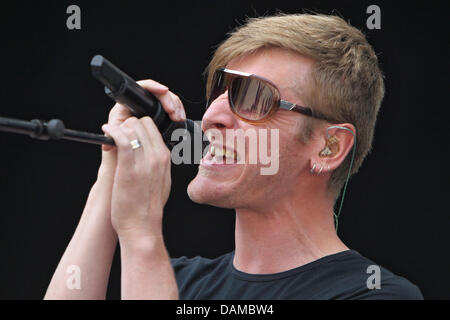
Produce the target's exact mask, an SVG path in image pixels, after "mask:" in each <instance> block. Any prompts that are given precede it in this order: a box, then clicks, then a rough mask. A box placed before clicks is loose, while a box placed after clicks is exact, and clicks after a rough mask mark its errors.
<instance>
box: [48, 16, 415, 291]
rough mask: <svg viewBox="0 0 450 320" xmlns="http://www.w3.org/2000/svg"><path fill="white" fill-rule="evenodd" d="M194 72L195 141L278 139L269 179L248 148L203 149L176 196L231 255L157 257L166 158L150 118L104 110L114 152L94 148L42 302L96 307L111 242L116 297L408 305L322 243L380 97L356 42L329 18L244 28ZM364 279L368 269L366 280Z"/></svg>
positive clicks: (401, 286) (159, 92) (373, 70)
mask: <svg viewBox="0 0 450 320" xmlns="http://www.w3.org/2000/svg"><path fill="white" fill-rule="evenodd" d="M208 72H209V74H208V84H207V97H208V106H207V107H208V108H207V110H206V112H205V114H204V117H203V121H202V126H203V128H202V129H203V130H204V131H205V132H206V131H209V132H215V133H216V134H217V133H221V134H223V136H225V135H226V131H228V132H230V131H231V132H235V133H236V136H237V135H238V134H237V133H238V132H241V133H242V132H244V133H247V132H251V131H254V130H259V129H267V130H269V131H273V132H276V133H277V135H278V140H277V141H275V143H272V141H271V142H270V143H269V149H270V150H271V152H278V155H279V156H278V157H277V161H278V165H277V170H276V172H275V173H274V174H262V171H261V169H262V167H264V166H263V165H262V164H261V163H260V162H257V163H251V162H250V161H249V159H250V157H251V150H250V146H249V145H250V143H249V142H248V143H246V144H245V148H244V150H243V151H244V152H243V151H242V150H238V148H237V146H236V145H235V143H234V141H235V140H234V139H233V140H232V141H231V142H230V141H229V140H227V141H225V142H224V143H223V144H220V143H219V142H218V140H211V147H210V149H209V151H208V154H207V155H205V157H204V158H203V159H202V162H201V163H200V166H199V172H198V174H197V176H196V178H195V179H194V180H193V181H192V182H191V183H190V184H189V187H188V194H189V196H190V198H191V199H192V200H193V201H195V202H198V203H204V204H210V205H215V206H220V207H225V208H234V209H235V210H236V230H235V243H236V248H235V250H234V251H233V252H232V253H229V254H226V255H223V256H221V257H218V258H216V259H211V260H210V259H204V258H200V257H197V258H194V259H187V258H178V259H170V258H169V256H168V254H167V251H166V249H165V246H164V241H163V237H162V215H163V207H164V205H165V203H166V201H167V199H168V196H169V191H170V152H169V151H168V149H167V148H166V147H165V145H164V143H163V141H162V138H161V135H160V134H159V132H158V130H157V128H156V126H155V125H154V123H153V121H152V120H151V119H150V118H148V117H144V118H142V119H136V118H134V117H130V114H129V113H128V111H127V109H126V108H125V107H123V106H121V105H116V106H115V107H114V108H113V109H112V111H111V113H110V118H109V121H108V125H105V126H103V130H104V131H105V133H106V134H108V135H109V136H111V137H112V138H113V139H114V140H115V142H116V146H117V147H116V148H114V149H112V148H108V147H103V158H102V164H101V166H100V169H99V174H98V179H97V181H96V183H95V184H94V186H93V188H92V190H91V192H90V195H89V199H88V201H87V204H86V208H85V210H84V212H83V215H82V217H81V220H80V223H79V225H78V227H77V230H76V232H75V234H74V236H73V238H72V240H71V241H70V243H69V245H68V247H67V249H66V252H65V253H64V255H63V257H62V259H61V261H60V263H59V265H58V268H57V270H56V272H55V274H54V276H53V278H52V281H51V283H50V286H49V288H48V290H47V294H46V298H49V299H52V298H70V299H77V298H82V299H100V298H105V293H106V288H107V282H108V277H109V270H110V266H111V261H112V257H113V253H114V249H115V246H116V243H117V239H118V240H119V243H120V246H121V262H122V278H121V279H122V298H124V299H147V298H148V299H177V298H181V299H421V298H422V295H421V293H420V290H419V289H418V288H417V287H416V286H414V285H413V284H411V283H410V282H408V281H407V280H406V279H404V278H401V277H398V276H396V275H394V274H392V273H391V272H389V271H388V270H386V269H384V268H380V267H379V266H377V265H376V264H375V263H374V262H372V261H370V260H368V259H366V258H364V257H362V256H361V255H360V254H359V253H357V252H356V251H353V250H350V249H349V248H348V247H347V246H346V245H345V244H344V243H343V242H342V241H341V240H340V239H339V238H338V236H337V234H336V229H335V217H336V215H335V214H334V212H333V207H334V204H335V201H336V199H337V197H338V196H339V194H340V192H341V190H342V187H343V185H344V184H345V181H346V179H347V178H348V175H349V173H355V172H356V171H357V170H358V168H359V167H360V166H361V163H362V161H363V159H364V157H365V156H366V154H367V153H368V151H369V150H370V147H371V142H372V137H373V132H374V127H375V120H376V115H377V113H378V110H379V107H380V104H381V100H382V98H383V95H384V85H383V77H382V74H381V72H380V70H379V68H378V63H377V57H376V55H375V53H374V51H373V49H372V48H371V46H370V45H369V44H368V43H367V41H366V40H365V38H364V36H363V34H362V33H361V32H360V31H358V30H357V29H355V28H353V27H351V26H349V25H348V24H347V23H346V22H345V21H344V20H342V19H340V18H338V17H333V16H322V15H306V14H301V15H278V16H274V17H266V18H259V19H251V20H249V22H248V23H247V24H246V25H244V26H242V27H240V28H238V29H237V30H235V31H234V32H233V33H232V34H231V36H230V37H229V38H228V39H227V40H226V41H225V42H224V43H222V45H221V46H220V47H219V48H218V49H217V51H216V52H215V55H214V57H213V59H212V61H211V63H210V65H209V69H208ZM140 84H141V85H142V86H144V87H145V88H146V89H147V90H149V91H150V92H152V93H153V94H155V95H156V97H157V98H158V99H159V100H160V101H161V103H162V105H163V107H164V109H165V110H166V111H167V112H168V113H169V115H170V117H171V119H172V120H174V121H177V120H182V119H184V118H185V114H184V110H183V106H182V104H181V101H180V100H179V98H178V97H177V96H176V95H174V94H173V93H171V92H170V91H169V90H168V88H167V87H165V86H163V85H161V84H159V83H157V82H155V81H152V80H146V81H142V82H140ZM295 111H297V112H295ZM258 140H261V138H258ZM258 142H260V141H258ZM277 148H278V149H279V150H278V149H277ZM353 148H354V149H353ZM275 150H276V151H275ZM352 150H354V153H353V151H352ZM238 160H240V161H238ZM336 223H337V220H336ZM70 265H77V266H79V268H80V270H81V272H82V273H81V289H80V290H68V289H67V286H66V280H67V274H66V270H67V268H68V267H69V266H70ZM367 270H375V273H376V272H377V270H378V274H375V276H377V275H378V276H379V277H378V280H377V279H376V278H374V279H373V281H372V280H370V279H368V278H369V276H370V275H369V274H367ZM368 280H370V281H368Z"/></svg>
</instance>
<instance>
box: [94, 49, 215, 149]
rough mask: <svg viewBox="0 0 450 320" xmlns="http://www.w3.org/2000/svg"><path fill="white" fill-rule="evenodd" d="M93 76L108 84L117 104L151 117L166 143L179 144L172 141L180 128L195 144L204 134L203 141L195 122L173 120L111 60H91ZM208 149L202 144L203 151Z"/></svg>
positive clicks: (97, 56)
mask: <svg viewBox="0 0 450 320" xmlns="http://www.w3.org/2000/svg"><path fill="white" fill-rule="evenodd" d="M91 70H92V75H93V76H94V77H95V78H96V79H97V80H98V81H100V82H101V83H103V84H104V85H105V93H106V94H107V95H108V96H109V97H110V98H111V99H113V100H115V101H116V102H118V103H120V104H122V105H125V106H127V107H128V108H129V109H130V111H131V113H132V114H133V115H134V116H136V117H138V118H140V117H143V116H150V117H151V118H152V119H153V121H154V122H155V124H156V126H157V127H158V129H159V132H160V133H161V135H162V137H163V139H164V141H165V143H166V144H167V146H168V147H169V148H171V147H173V146H174V145H175V144H177V143H178V142H179V141H180V140H181V139H180V140H178V141H172V139H171V137H172V133H173V132H174V131H175V130H176V129H182V130H185V134H186V135H187V134H189V135H190V140H191V141H192V142H193V141H194V135H198V134H199V135H200V137H201V139H202V141H203V135H202V130H201V128H200V126H198V125H197V124H196V123H195V122H194V121H192V120H190V119H186V121H180V122H174V121H172V120H171V119H170V118H169V115H168V114H167V113H166V112H165V110H164V109H163V107H162V106H161V103H160V102H159V101H158V99H156V97H155V96H154V95H153V94H151V93H150V92H149V91H147V90H145V89H144V88H142V87H141V86H140V85H139V84H137V83H136V81H134V80H133V79H132V78H131V77H130V76H128V75H127V74H125V73H124V72H123V71H121V70H120V69H119V68H117V67H116V66H115V65H114V64H112V63H111V62H110V61H109V60H107V59H106V58H104V57H103V56H101V55H96V56H94V57H93V58H92V60H91ZM204 147H206V145H205V143H204V142H202V150H203V149H204Z"/></svg>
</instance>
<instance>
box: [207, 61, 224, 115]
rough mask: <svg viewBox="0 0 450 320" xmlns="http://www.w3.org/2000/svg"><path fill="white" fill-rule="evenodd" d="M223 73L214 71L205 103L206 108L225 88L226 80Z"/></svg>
mask: <svg viewBox="0 0 450 320" xmlns="http://www.w3.org/2000/svg"><path fill="white" fill-rule="evenodd" d="M224 77H225V74H224V72H223V71H220V70H217V71H216V72H215V73H214V76H213V81H212V85H211V93H210V95H209V98H208V102H207V103H206V108H208V107H209V106H210V105H211V103H212V102H213V101H214V100H216V99H217V98H218V97H219V96H220V95H221V94H222V93H224V92H225V90H226V81H225V79H224Z"/></svg>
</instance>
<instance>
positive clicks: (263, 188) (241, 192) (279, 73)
mask: <svg viewBox="0 0 450 320" xmlns="http://www.w3.org/2000/svg"><path fill="white" fill-rule="evenodd" d="M312 66H313V61H312V60H310V59H308V58H305V57H302V56H300V55H297V54H294V53H291V52H289V51H285V50H281V49H266V50H262V51H258V52H257V53H255V54H252V55H247V56H243V57H238V58H235V59H233V60H231V61H230V62H229V63H228V65H227V69H231V70H236V71H241V72H245V73H250V74H255V75H258V76H261V77H264V78H266V79H269V80H271V81H272V82H273V83H274V84H275V85H276V86H277V87H278V89H279V90H280V93H281V99H283V100H287V101H289V102H292V103H296V104H298V105H304V102H303V101H302V100H301V98H300V97H299V94H298V92H301V91H302V89H303V88H304V87H305V82H306V77H308V75H309V73H310V71H311V68H312ZM295 92H296V93H297V94H295ZM301 117H305V116H304V115H301V114H298V113H296V112H292V111H287V110H278V111H277V112H276V113H275V115H274V116H273V117H272V118H271V119H270V120H269V121H266V122H263V123H259V124H250V123H247V122H245V121H242V120H240V119H239V118H237V117H236V116H235V115H234V114H233V113H232V111H231V110H230V106H229V101H228V93H227V91H226V92H224V93H223V94H222V95H220V96H219V97H218V98H217V99H216V100H215V101H214V102H212V104H211V105H210V107H209V108H208V109H207V111H206V112H205V114H204V116H203V120H202V127H203V128H202V129H203V130H204V131H207V130H211V129H215V130H218V131H219V132H221V133H222V136H223V137H224V142H223V144H224V146H226V150H228V151H231V152H230V154H231V153H233V152H234V151H238V150H237V146H236V144H235V142H233V141H226V140H225V137H226V133H225V132H226V131H227V130H233V132H238V131H241V132H244V133H246V132H248V131H251V130H252V131H255V133H256V134H257V137H258V143H257V145H258V146H260V144H261V142H262V141H261V139H260V135H261V134H262V132H263V131H260V129H267V132H266V137H267V139H266V140H267V141H268V142H269V143H268V147H267V148H268V150H269V152H268V153H269V154H270V152H274V150H275V149H274V148H276V149H277V150H278V152H279V156H278V157H277V159H272V161H273V160H275V161H277V162H278V163H277V168H278V170H277V172H276V173H275V172H274V173H275V174H269V175H262V174H261V172H262V171H261V169H262V168H267V167H268V166H269V165H268V164H261V163H260V161H259V160H260V158H259V152H257V153H258V154H257V159H258V161H257V163H254V162H253V161H249V157H250V156H252V155H251V154H250V152H252V151H253V152H254V151H255V150H254V148H250V146H249V140H248V139H247V140H246V143H245V154H244V155H243V154H238V156H239V157H240V158H243V159H245V163H241V164H239V163H236V162H234V163H231V164H230V163H227V162H230V161H229V160H228V161H226V160H225V159H223V158H222V155H221V153H222V152H221V151H222V150H219V149H221V146H216V147H215V150H214V151H213V152H211V151H212V150H211V147H210V151H209V152H208V154H207V155H206V156H205V157H204V158H203V159H202V162H201V163H200V165H199V171H198V174H197V176H196V177H195V178H194V180H192V181H191V183H190V184H189V186H188V194H189V197H190V198H191V199H192V200H193V201H194V202H198V203H203V204H210V205H214V206H218V207H225V208H237V209H238V208H247V209H256V208H259V207H260V208H267V207H268V206H270V204H273V203H274V201H280V200H281V199H282V198H283V197H285V196H289V195H291V194H292V193H294V192H298V190H299V188H300V187H301V184H302V182H303V181H302V180H303V179H302V174H306V173H309V169H310V167H309V159H310V154H311V152H312V151H311V148H310V147H308V145H309V144H304V143H302V142H301V141H300V139H299V138H298V136H299V134H298V133H299V130H300V128H299V125H300V124H301V120H302V119H301ZM239 129H241V130H239ZM274 129H275V130H278V134H279V139H277V141H275V143H271V135H273V134H275V133H274V132H273V131H272V130H274ZM229 132H230V131H229ZM272 142H273V141H272ZM214 145H215V143H214V142H212V143H211V146H214ZM218 150H219V151H218ZM258 150H259V147H258ZM212 153H215V154H216V155H215V156H213V155H212ZM253 156H255V155H253ZM219 157H220V160H222V161H216V160H218V158H219ZM217 162H219V163H217ZM220 162H221V163H220ZM240 162H241V161H240ZM242 162H244V161H242ZM273 165H274V164H272V166H273Z"/></svg>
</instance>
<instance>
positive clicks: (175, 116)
mask: <svg viewBox="0 0 450 320" xmlns="http://www.w3.org/2000/svg"><path fill="white" fill-rule="evenodd" d="M137 83H138V84H139V85H140V86H142V87H143V88H144V89H146V90H148V91H150V92H151V93H152V94H153V95H154V96H155V97H156V98H157V99H158V100H159V101H160V102H161V104H162V106H163V108H164V110H165V111H166V112H167V113H168V114H169V117H170V119H172V120H173V121H181V120H185V119H186V114H185V112H184V108H183V104H182V103H181V100H180V99H179V98H178V96H177V95H175V94H174V93H172V92H170V91H169V89H168V88H167V87H166V86H164V85H162V84H160V83H158V82H156V81H153V80H142V81H138V82H137ZM131 116H132V114H131V112H130V110H129V109H128V108H127V107H125V106H123V105H121V104H118V103H117V104H115V105H114V107H113V108H112V109H111V111H110V113H109V117H108V124H110V125H115V126H120V125H121V124H122V123H124V122H125V120H126V119H128V118H130V117H131ZM113 149H115V148H114V147H113V146H109V145H103V146H102V163H101V165H100V170H99V177H102V176H113V175H114V172H115V168H116V165H117V152H110V151H111V150H113Z"/></svg>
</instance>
